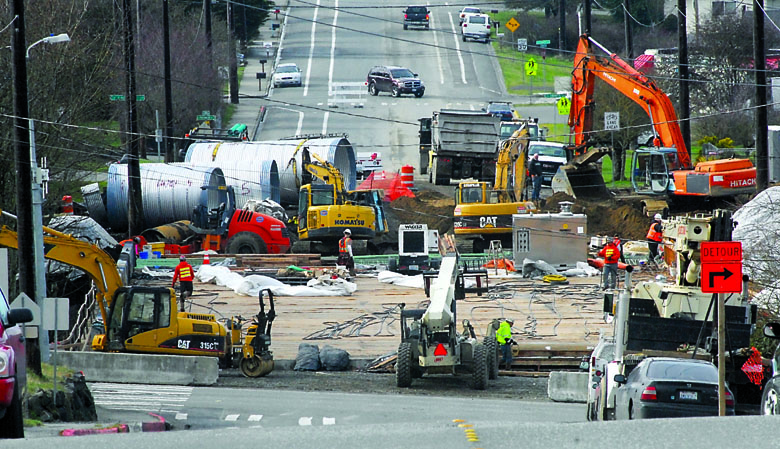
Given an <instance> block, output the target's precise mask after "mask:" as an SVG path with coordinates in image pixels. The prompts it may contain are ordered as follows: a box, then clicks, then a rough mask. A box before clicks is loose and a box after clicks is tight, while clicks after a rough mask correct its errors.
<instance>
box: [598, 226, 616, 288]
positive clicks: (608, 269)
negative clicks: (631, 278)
mask: <svg viewBox="0 0 780 449" xmlns="http://www.w3.org/2000/svg"><path fill="white" fill-rule="evenodd" d="M599 256H600V257H603V258H604V274H603V277H604V279H603V285H604V288H605V289H613V288H615V285H616V283H617V270H618V261H619V260H620V248H619V247H618V246H617V245H616V244H615V240H614V239H613V238H612V237H607V243H606V244H605V245H604V247H603V248H601V251H599Z"/></svg>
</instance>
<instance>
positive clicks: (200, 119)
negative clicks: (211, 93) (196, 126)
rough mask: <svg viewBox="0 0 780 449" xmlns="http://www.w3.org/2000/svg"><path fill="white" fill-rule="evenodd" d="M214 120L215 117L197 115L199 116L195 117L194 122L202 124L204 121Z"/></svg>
mask: <svg viewBox="0 0 780 449" xmlns="http://www.w3.org/2000/svg"><path fill="white" fill-rule="evenodd" d="M216 119H217V116H216V115H199V116H197V117H195V120H197V121H199V122H202V121H204V120H216Z"/></svg>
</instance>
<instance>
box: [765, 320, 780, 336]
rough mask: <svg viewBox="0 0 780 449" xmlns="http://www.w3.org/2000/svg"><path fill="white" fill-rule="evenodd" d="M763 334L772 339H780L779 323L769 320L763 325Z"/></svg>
mask: <svg viewBox="0 0 780 449" xmlns="http://www.w3.org/2000/svg"><path fill="white" fill-rule="evenodd" d="M764 336H765V337H769V338H774V339H780V323H778V322H771V323H767V324H766V326H764Z"/></svg>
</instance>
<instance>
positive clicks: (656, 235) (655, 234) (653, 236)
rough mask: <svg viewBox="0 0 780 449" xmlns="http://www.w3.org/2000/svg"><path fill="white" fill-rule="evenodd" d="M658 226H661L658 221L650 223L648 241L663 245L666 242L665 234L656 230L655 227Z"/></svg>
mask: <svg viewBox="0 0 780 449" xmlns="http://www.w3.org/2000/svg"><path fill="white" fill-rule="evenodd" d="M657 224H659V222H658V221H653V222H652V223H650V229H648V230H647V240H652V241H654V242H658V243H661V242H662V241H663V240H664V234H663V232H659V231H656V230H655V225H657Z"/></svg>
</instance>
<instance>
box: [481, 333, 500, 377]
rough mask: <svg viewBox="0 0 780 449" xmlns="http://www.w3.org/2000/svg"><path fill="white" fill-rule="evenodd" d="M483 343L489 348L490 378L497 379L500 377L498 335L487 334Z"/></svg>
mask: <svg viewBox="0 0 780 449" xmlns="http://www.w3.org/2000/svg"><path fill="white" fill-rule="evenodd" d="M482 344H483V345H485V348H486V350H487V365H488V379H490V380H495V379H496V378H498V361H499V360H498V342H497V341H496V337H493V336H492V335H486V336H485V338H483V339H482Z"/></svg>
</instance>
